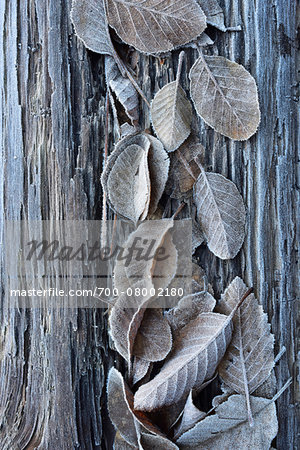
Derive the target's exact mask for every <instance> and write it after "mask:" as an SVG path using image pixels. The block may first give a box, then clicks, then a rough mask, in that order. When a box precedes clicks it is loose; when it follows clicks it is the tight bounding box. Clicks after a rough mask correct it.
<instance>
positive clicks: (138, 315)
mask: <svg viewBox="0 0 300 450" xmlns="http://www.w3.org/2000/svg"><path fill="white" fill-rule="evenodd" d="M137 289H139V292H140V295H136V294H135V292H137ZM143 289H145V290H146V293H147V295H146V296H145V295H143ZM152 289H153V285H152V283H151V282H150V281H149V280H143V281H140V282H138V283H136V284H135V285H133V288H132V292H133V293H132V295H128V294H127V293H126V291H125V292H124V293H122V294H121V295H120V297H119V298H118V300H117V301H116V303H115V305H114V307H113V308H112V310H111V313H110V317H109V325H110V333H111V336H112V338H113V341H114V344H115V346H116V349H117V351H118V352H119V353H120V355H121V356H123V358H124V359H126V360H127V362H128V363H129V362H130V359H131V356H132V349H133V345H134V341H135V338H136V335H137V333H138V329H139V327H140V325H141V322H142V320H143V316H144V313H145V308H146V306H147V304H148V303H149V302H150V300H151V298H152V297H151V294H150V292H151V290H152Z"/></svg>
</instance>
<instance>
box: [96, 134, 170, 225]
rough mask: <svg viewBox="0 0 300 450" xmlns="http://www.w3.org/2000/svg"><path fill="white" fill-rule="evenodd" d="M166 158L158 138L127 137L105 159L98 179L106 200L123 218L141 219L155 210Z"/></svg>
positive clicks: (165, 168)
mask: <svg viewBox="0 0 300 450" xmlns="http://www.w3.org/2000/svg"><path fill="white" fill-rule="evenodd" d="M168 170H169V159H168V156H167V153H166V152H165V150H164V149H163V146H162V144H161V143H160V142H159V140H158V139H156V138H154V137H152V136H150V135H147V134H146V133H137V134H134V135H129V136H126V137H125V138H124V139H122V140H121V141H119V142H118V144H117V145H116V146H115V149H114V151H113V152H112V154H111V155H110V157H109V158H108V161H107V164H106V167H105V169H104V171H103V174H102V177H101V181H102V187H103V190H104V192H105V193H106V198H107V201H108V202H109V204H110V206H111V207H112V209H113V210H114V211H115V212H116V213H117V214H118V215H119V216H121V217H122V218H124V219H129V220H131V221H133V222H135V223H136V222H137V221H138V220H144V219H145V218H146V217H147V215H148V213H152V212H154V211H155V209H156V207H157V204H158V202H159V199H160V197H161V195H162V193H163V191H164V188H165V185H166V181H167V178H168Z"/></svg>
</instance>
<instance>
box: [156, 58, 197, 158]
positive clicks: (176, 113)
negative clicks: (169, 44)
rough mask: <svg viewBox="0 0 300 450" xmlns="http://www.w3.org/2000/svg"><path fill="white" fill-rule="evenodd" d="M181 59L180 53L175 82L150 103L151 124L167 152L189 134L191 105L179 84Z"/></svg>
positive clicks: (178, 144) (173, 148) (157, 94)
mask: <svg viewBox="0 0 300 450" xmlns="http://www.w3.org/2000/svg"><path fill="white" fill-rule="evenodd" d="M183 57H184V52H181V53H180V55H179V62H178V70H177V76H176V81H172V82H171V83H168V84H166V85H165V86H164V87H163V88H162V89H160V90H159V91H158V92H157V93H156V94H155V97H154V99H153V100H152V103H151V109H150V112H151V122H152V125H153V128H154V131H155V133H156V135H157V136H158V138H159V139H160V140H161V142H162V143H163V145H164V147H165V149H166V150H167V152H173V151H174V150H176V149H177V148H178V147H179V146H180V145H181V144H182V143H183V142H184V141H185V140H186V139H187V137H188V136H189V134H190V132H191V123H192V115H193V111H192V105H191V103H190V101H189V100H188V98H187V96H186V93H185V92H184V90H183V89H182V87H181V86H180V84H179V79H180V73H181V67H182V60H183Z"/></svg>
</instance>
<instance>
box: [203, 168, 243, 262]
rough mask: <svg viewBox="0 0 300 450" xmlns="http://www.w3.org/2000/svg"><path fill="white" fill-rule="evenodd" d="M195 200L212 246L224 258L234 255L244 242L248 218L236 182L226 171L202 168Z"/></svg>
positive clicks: (207, 238)
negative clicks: (225, 174) (224, 174)
mask: <svg viewBox="0 0 300 450" xmlns="http://www.w3.org/2000/svg"><path fill="white" fill-rule="evenodd" d="M194 202H195V204H196V206H197V219H198V222H199V224H200V227H201V229H202V231H203V233H204V236H205V238H206V240H207V245H208V248H209V249H210V250H211V251H212V252H213V253H214V254H215V255H216V256H218V257H219V258H221V259H231V258H234V257H235V256H236V255H237V253H238V252H239V250H240V248H241V246H242V245H243V242H244V236H245V230H244V227H245V220H246V212H245V206H244V203H243V199H242V197H241V195H240V193H239V191H238V190H237V187H236V185H235V184H234V183H232V181H229V180H228V179H227V178H225V177H223V175H220V174H217V173H210V172H204V170H201V174H200V175H199V178H198V180H197V182H196V184H195V187H194Z"/></svg>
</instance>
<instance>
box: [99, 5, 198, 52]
mask: <svg viewBox="0 0 300 450" xmlns="http://www.w3.org/2000/svg"><path fill="white" fill-rule="evenodd" d="M107 13H108V22H109V24H110V26H111V27H113V28H114V29H115V30H116V32H117V34H118V35H119V36H120V38H121V39H122V40H123V41H124V42H126V43H127V44H129V45H132V46H133V47H135V48H136V49H137V50H139V51H141V52H143V53H160V52H167V51H169V50H173V49H174V48H175V47H179V46H180V45H183V44H186V43H187V42H190V41H192V40H193V39H195V38H196V37H197V36H199V35H200V34H201V33H202V32H203V31H204V29H205V28H206V21H205V15H204V13H203V11H202V9H201V8H200V6H199V5H198V4H197V2H196V1H195V0H172V1H171V0H166V1H165V2H159V3H158V2H155V1H153V0H144V1H142V2H141V1H137V0H127V1H125V0H107Z"/></svg>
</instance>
